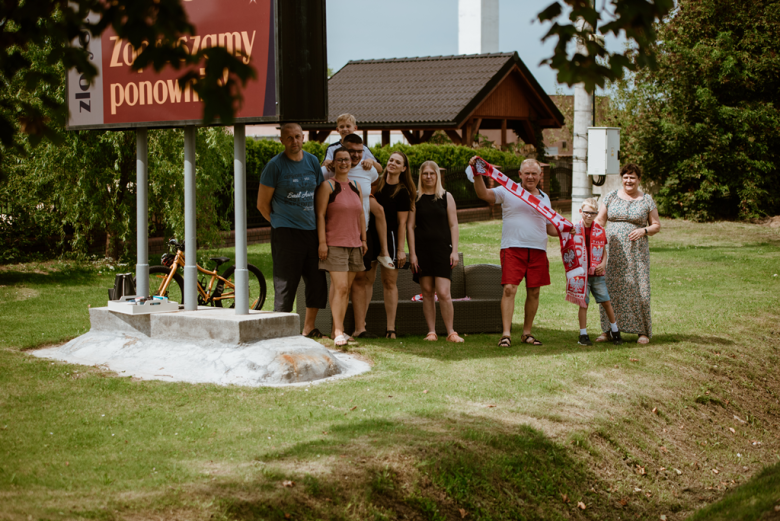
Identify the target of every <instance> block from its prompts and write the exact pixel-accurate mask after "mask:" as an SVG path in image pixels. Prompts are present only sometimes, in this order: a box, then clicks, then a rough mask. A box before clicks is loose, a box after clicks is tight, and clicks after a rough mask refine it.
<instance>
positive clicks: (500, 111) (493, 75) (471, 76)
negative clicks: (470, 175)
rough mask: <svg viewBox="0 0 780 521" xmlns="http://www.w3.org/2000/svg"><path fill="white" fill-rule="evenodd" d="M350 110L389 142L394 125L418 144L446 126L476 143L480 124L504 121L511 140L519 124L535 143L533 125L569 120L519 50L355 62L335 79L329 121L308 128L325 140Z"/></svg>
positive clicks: (465, 140)
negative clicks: (339, 118)
mask: <svg viewBox="0 0 780 521" xmlns="http://www.w3.org/2000/svg"><path fill="white" fill-rule="evenodd" d="M345 112H348V113H350V114H352V115H354V116H355V118H356V119H357V121H358V127H359V128H360V129H361V130H363V131H368V130H383V131H385V132H383V142H385V141H386V140H387V141H389V131H390V130H401V131H403V132H404V135H406V137H407V139H408V140H409V141H410V142H412V143H415V142H417V143H419V142H424V141H427V139H429V138H430V136H431V135H433V132H434V131H435V130H443V131H445V132H446V133H447V135H449V136H450V138H451V139H453V141H455V142H456V143H467V144H470V143H471V142H473V140H474V136H475V135H476V133H477V132H478V130H479V129H480V128H501V129H502V131H503V132H502V141H503V142H504V143H502V144H505V142H506V137H505V135H506V134H505V133H506V129H507V128H512V129H514V130H515V131H516V132H517V133H518V135H520V137H521V138H523V140H524V141H525V142H527V143H535V136H534V124H535V125H537V126H538V127H539V128H540V129H544V128H560V127H561V126H562V125H563V122H564V117H563V115H562V114H561V112H560V111H559V110H558V108H557V107H556V106H555V104H554V103H553V101H552V100H551V99H550V97H549V96H548V95H547V94H546V93H545V92H544V91H543V90H542V88H541V87H540V86H539V83H538V82H537V81H536V79H535V78H534V77H533V75H532V74H531V72H530V71H529V70H528V68H527V67H526V66H525V64H524V63H523V61H522V60H521V59H520V57H519V56H518V55H517V53H516V52H512V53H493V54H474V55H459V56H428V57H419V58H394V59H386V60H358V61H350V62H349V63H347V64H346V65H345V66H344V67H343V68H342V69H341V70H339V71H338V72H337V73H336V74H334V75H333V76H332V77H331V78H330V80H329V81H328V121H327V122H317V123H304V124H302V126H303V129H304V130H309V131H311V132H310V139H316V140H319V141H324V139H325V138H326V137H327V136H328V134H329V133H330V131H333V130H335V127H336V118H337V117H338V116H339V114H343V113H345ZM458 130H460V131H461V132H460V133H458ZM385 135H386V137H385Z"/></svg>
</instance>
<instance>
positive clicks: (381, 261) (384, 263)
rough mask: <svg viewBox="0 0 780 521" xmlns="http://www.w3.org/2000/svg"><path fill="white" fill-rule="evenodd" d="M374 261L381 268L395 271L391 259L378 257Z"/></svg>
mask: <svg viewBox="0 0 780 521" xmlns="http://www.w3.org/2000/svg"><path fill="white" fill-rule="evenodd" d="M376 260H378V261H379V264H381V265H382V267H383V268H387V269H389V270H394V269H395V265H394V264H393V259H391V258H390V257H386V256H383V255H380V256H379V257H377V258H376Z"/></svg>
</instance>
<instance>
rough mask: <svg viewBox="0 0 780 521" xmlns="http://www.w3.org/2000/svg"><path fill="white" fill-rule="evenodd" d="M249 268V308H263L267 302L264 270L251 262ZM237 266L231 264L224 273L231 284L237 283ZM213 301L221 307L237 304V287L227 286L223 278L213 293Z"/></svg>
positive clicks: (223, 275) (230, 306)
mask: <svg viewBox="0 0 780 521" xmlns="http://www.w3.org/2000/svg"><path fill="white" fill-rule="evenodd" d="M247 269H248V270H249V277H248V278H249V309H262V307H263V304H265V295H266V284H265V277H263V272H262V271H260V270H259V269H258V268H257V267H256V266H252V265H251V264H249V265H247ZM235 271H236V266H235V264H234V265H233V266H230V267H229V268H228V269H226V270H225V271H224V273H222V278H224V279H226V280H228V281H229V282H230V283H231V284H235V277H234V274H235ZM211 302H212V303H213V305H214V306H216V307H220V308H232V307H235V306H236V292H235V288H233V287H230V286H226V285H225V283H224V282H222V281H221V280H220V281H219V283H218V284H217V287H216V288H214V292H213V293H212V294H211Z"/></svg>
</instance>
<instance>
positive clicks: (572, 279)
mask: <svg viewBox="0 0 780 521" xmlns="http://www.w3.org/2000/svg"><path fill="white" fill-rule="evenodd" d="M466 174H471V175H470V176H469V177H472V176H473V174H477V175H483V176H485V177H489V178H491V179H493V180H494V181H496V182H497V183H498V184H500V185H501V186H503V187H504V188H506V189H507V190H508V191H509V192H510V193H512V194H514V195H515V196H517V197H519V198H520V199H521V200H522V201H524V202H525V203H526V204H528V205H529V206H531V208H533V209H534V210H536V211H537V212H539V213H540V214H542V216H543V217H544V218H545V219H547V220H548V221H550V223H551V224H552V225H553V226H555V229H556V230H558V239H559V240H560V242H561V257H562V259H563V267H564V269H565V270H566V300H568V301H569V302H571V303H572V304H577V305H578V306H581V307H585V306H586V304H585V295H586V294H587V293H586V292H587V291H588V271H589V270H586V269H585V268H584V266H587V254H586V252H585V235H583V234H582V233H572V231H573V230H574V225H573V224H572V223H571V222H569V220H568V219H566V218H565V217H563V216H562V215H561V214H559V213H558V212H556V211H555V210H553V209H551V208H548V207H547V206H544V205H542V203H541V201H540V200H539V198H538V197H536V196H535V195H533V194H531V193H530V192H528V191H527V190H525V189H524V188H523V187H522V186H520V185H519V184H517V183H516V182H514V181H512V180H511V179H509V178H508V177H507V176H506V175H505V174H503V173H501V172H499V171H498V170H497V169H496V168H494V167H493V165H491V164H490V163H488V162H487V161H485V160H484V159H482V158H481V157H477V161H476V164H475V168H474V169H472V168H471V167H469V168H468V169H467V170H466ZM591 240H592V237H591ZM602 255H603V249H602ZM599 262H600V261H599Z"/></svg>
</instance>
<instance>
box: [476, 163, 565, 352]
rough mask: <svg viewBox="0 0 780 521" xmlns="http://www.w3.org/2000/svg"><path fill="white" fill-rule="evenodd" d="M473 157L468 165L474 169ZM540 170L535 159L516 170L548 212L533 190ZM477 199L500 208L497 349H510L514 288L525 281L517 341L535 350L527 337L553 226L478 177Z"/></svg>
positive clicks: (546, 270) (545, 277)
mask: <svg viewBox="0 0 780 521" xmlns="http://www.w3.org/2000/svg"><path fill="white" fill-rule="evenodd" d="M475 160H476V157H474V158H472V159H471V161H470V164H471V166H472V167H473V166H474V161H475ZM541 175H542V168H541V166H539V162H538V161H536V160H535V159H526V160H525V161H523V163H522V165H521V166H520V182H521V184H522V186H523V188H524V189H526V190H528V191H529V192H530V193H531V194H533V195H535V196H536V197H538V198H539V201H540V202H541V204H542V205H543V206H547V207H548V208H552V206H551V204H550V198H549V197H548V196H547V194H545V193H544V192H542V191H541V190H539V189H538V188H537V185H538V184H539V180H540V179H541ZM474 189H475V190H476V192H477V197H479V198H480V199H482V200H483V201H486V202H487V203H489V204H500V205H501V209H502V214H503V220H504V222H503V225H502V228H501V284H502V285H503V286H504V294H503V295H502V296H501V322H502V324H503V329H504V332H503V334H502V337H501V341H500V342H499V343H498V345H499V346H501V347H510V346H511V345H512V315H514V312H515V295H516V294H517V286H518V285H519V284H520V282H521V281H522V280H523V279H525V288H526V296H525V319H524V321H523V336H522V337H521V339H520V341H521V342H522V343H524V344H532V345H536V346H540V345H542V343H541V342H540V341H539V340H537V339H536V338H534V336H533V335H531V328H532V327H533V324H534V317H536V310H537V309H538V308H539V292H540V288H541V287H542V286H549V285H550V264H549V262H548V261H547V236H548V235H551V236H557V235H558V232H557V231H556V229H555V226H553V225H552V224H550V222H549V221H548V220H547V219H545V218H544V217H543V216H542V215H541V214H540V213H539V212H537V211H536V210H535V209H534V208H533V207H531V206H530V205H529V204H527V203H526V202H525V201H523V200H522V199H520V198H519V197H517V196H515V195H514V194H512V193H511V192H509V191H508V190H507V189H506V188H504V187H503V186H498V187H497V188H487V186H485V179H484V177H483V176H481V175H475V176H474Z"/></svg>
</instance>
